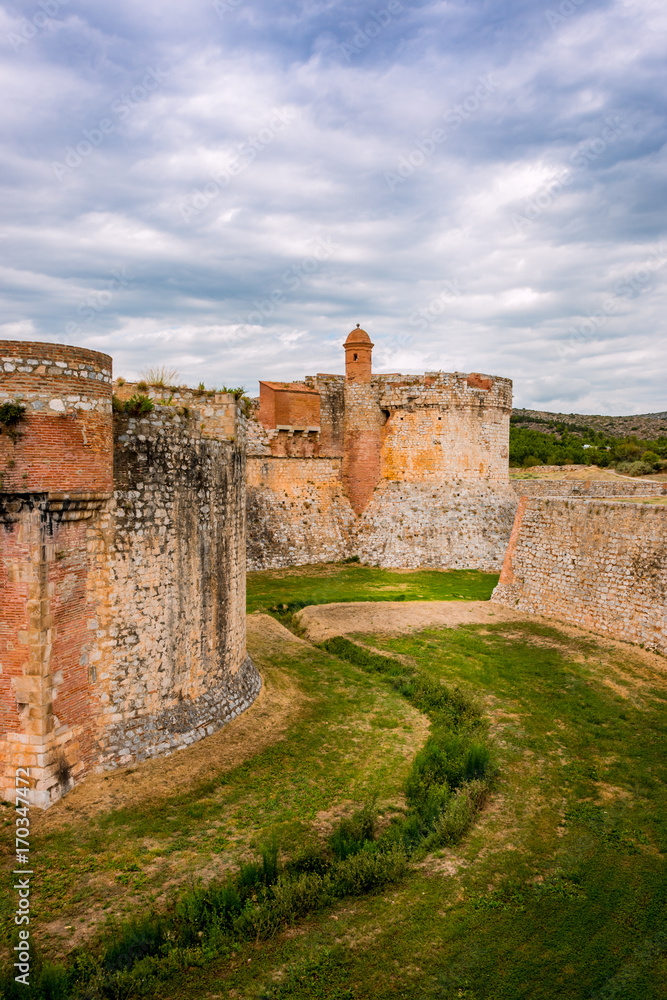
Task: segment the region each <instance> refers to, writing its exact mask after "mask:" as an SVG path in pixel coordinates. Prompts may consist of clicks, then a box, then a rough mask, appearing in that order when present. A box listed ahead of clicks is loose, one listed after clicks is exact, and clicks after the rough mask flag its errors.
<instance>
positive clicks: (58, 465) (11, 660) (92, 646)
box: [0, 341, 261, 807]
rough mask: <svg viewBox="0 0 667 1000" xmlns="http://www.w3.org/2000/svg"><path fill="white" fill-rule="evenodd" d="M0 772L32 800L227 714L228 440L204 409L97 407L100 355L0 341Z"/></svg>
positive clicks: (236, 528)
mask: <svg viewBox="0 0 667 1000" xmlns="http://www.w3.org/2000/svg"><path fill="white" fill-rule="evenodd" d="M0 359H1V360H0V405H2V404H3V403H10V404H19V406H21V407H23V408H24V410H23V413H22V415H21V418H20V419H19V421H18V422H17V423H16V424H15V425H13V426H12V425H3V426H2V427H0V430H1V431H2V434H0V473H1V474H2V478H1V480H0V608H2V615H1V616H0V777H1V779H2V791H0V794H3V795H4V797H8V796H10V795H12V794H13V788H14V775H15V770H16V768H17V767H28V768H29V769H30V775H31V789H30V796H31V801H32V802H33V803H34V804H35V805H39V806H41V807H46V806H48V805H49V804H51V803H52V802H53V801H55V800H56V799H57V798H58V797H59V796H60V795H62V794H63V793H64V792H66V791H67V790H68V789H69V788H71V787H72V784H73V783H74V782H75V781H77V780H79V779H80V778H82V777H83V776H84V775H85V774H86V773H87V772H89V771H91V770H99V769H103V768H111V767H116V766H118V765H123V764H128V763H131V762H133V761H137V760H141V759H143V758H144V757H148V756H153V755H155V754H160V753H166V752H169V751H170V750H173V749H175V748H176V747H178V746H184V745H186V744H187V743H189V742H192V741H193V740H195V739H198V738H200V737H201V736H203V735H205V734H206V733H208V732H212V731H213V729H215V728H217V727H218V726H220V725H222V724H223V723H224V722H226V721H227V720H228V719H230V718H233V717H234V716H235V715H236V714H238V712H240V711H242V710H243V708H244V707H246V706H247V705H248V704H249V703H250V702H251V701H252V700H253V698H254V697H255V695H256V694H257V692H258V690H259V686H260V683H261V682H260V678H259V675H258V674H257V672H256V670H255V668H254V666H253V665H252V663H251V661H250V660H249V659H248V658H247V654H246V649H245V530H244V501H245V463H244V458H245V443H244V434H243V420H242V419H240V417H239V414H238V410H237V406H236V403H235V401H234V399H233V397H232V396H228V395H226V394H222V395H221V397H220V399H219V401H218V404H217V406H216V404H215V400H213V401H210V400H207V402H209V404H210V405H209V409H210V412H209V413H208V414H207V415H205V416H201V415H200V414H199V413H198V412H196V411H192V412H188V411H187V410H184V409H180V412H179V410H178V409H176V408H175V407H174V406H173V405H172V406H169V407H167V406H165V407H161V406H158V407H156V408H155V410H154V411H153V412H152V413H150V414H149V415H147V416H146V417H144V418H142V419H139V418H133V417H130V416H128V415H123V414H116V415H113V416H112V405H111V393H112V387H111V359H110V358H109V357H108V356H106V355H101V354H98V353H97V352H94V351H86V350H83V349H79V348H75V347H69V346H65V345H52V344H32V343H27V344H26V343H21V342H14V341H3V342H0Z"/></svg>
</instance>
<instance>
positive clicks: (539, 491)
mask: <svg viewBox="0 0 667 1000" xmlns="http://www.w3.org/2000/svg"><path fill="white" fill-rule="evenodd" d="M512 488H513V489H514V491H515V493H516V494H517V495H518V496H520V497H582V498H587V497H589V498H591V499H592V498H594V497H652V496H655V495H656V493H667V483H651V482H641V481H635V482H633V481H632V480H626V481H624V480H623V479H622V478H621V477H620V476H619V477H618V479H600V480H585V479H584V480H577V479H562V480H553V479H532V480H530V479H513V480H512Z"/></svg>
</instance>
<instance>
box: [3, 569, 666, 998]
mask: <svg viewBox="0 0 667 1000" xmlns="http://www.w3.org/2000/svg"><path fill="white" fill-rule="evenodd" d="M495 582H496V577H495V576H492V575H485V574H480V573H476V572H452V573H444V572H443V573H439V572H433V571H422V572H414V573H411V572H403V571H401V572H390V571H384V570H377V569H373V568H370V567H363V566H358V565H355V564H349V565H340V566H333V565H330V566H324V567H305V568H300V569H289V570H285V571H269V572H263V573H254V574H249V577H248V608H249V611H251V612H260V614H257V615H254V616H253V615H251V617H250V618H249V634H248V646H249V650H250V652H251V654H252V656H253V658H254V659H255V661H256V663H257V665H258V666H259V668H260V671H261V673H262V677H263V680H264V689H263V692H262V694H261V696H260V698H259V699H258V702H257V703H256V705H255V706H254V707H253V708H252V709H251V710H250V711H249V712H247V713H245V715H244V716H242V717H240V718H239V719H238V720H236V721H235V722H234V723H233V724H232V725H231V726H229V727H225V729H223V730H221V731H220V733H217V734H215V735H214V736H212V737H210V738H209V739H207V740H205V741H202V743H200V744H197V745H195V746H193V747H190V748H188V749H187V750H184V751H179V752H178V753H176V754H174V755H173V756H172V757H170V758H167V759H165V760H162V761H153V762H148V763H146V764H143V765H139V766H138V767H136V768H131V769H128V770H127V771H125V772H122V773H121V774H113V775H110V776H100V777H99V778H98V777H94V778H93V779H91V780H89V781H87V782H84V783H83V785H82V786H80V787H79V788H78V789H75V790H74V792H73V793H71V794H70V796H68V797H67V798H66V799H65V800H63V801H62V802H61V803H59V804H57V805H56V806H54V807H53V808H52V809H51V810H49V811H48V812H47V813H46V814H44V816H43V817H39V818H38V820H37V822H36V823H35V830H34V835H33V851H34V854H33V858H34V866H35V871H36V872H37V873H38V878H37V881H36V883H35V888H36V891H35V896H34V899H33V909H32V914H33V923H34V933H35V934H36V936H37V938H38V940H39V942H40V946H41V948H42V954H43V958H44V960H46V961H47V962H48V963H51V964H50V965H47V966H45V967H44V973H43V975H42V984H41V985H40V986H37V985H35V986H34V987H31V988H29V989H26V988H25V987H20V988H17V989H16V991H14V990H13V988H12V987H9V988H8V987H7V983H6V982H3V985H4V986H5V989H6V992H5V994H4V996H5V997H13V996H24V997H25V996H34V997H40V998H41V997H44V998H49V1000H65V998H66V1000H69V998H70V997H71V998H72V1000H75V998H78V997H88V998H90V1000H96V998H98V997H99V998H107V997H108V998H117V1000H121V998H128V1000H129V998H131V997H142V996H147V997H159V998H161V1000H194V998H197V1000H199V998H205V1000H222V998H223V997H224V998H227V997H236V998H265V1000H268V998H295V1000H315V998H326V1000H371V998H372V1000H375V998H384V997H387V998H394V997H395V998H411V1000H413V998H414V1000H417V998H434V1000H435V998H440V1000H517V998H526V1000H528V998H530V1000H538V998H539V1000H542V998H544V1000H552V998H561V997H564V998H572V1000H575V998H577V1000H578V998H581V1000H584V998H587V1000H588V998H595V1000H612V998H615V1000H616V998H618V1000H635V998H636V1000H648V998H659V997H667V929H666V928H667V922H666V920H665V917H666V915H667V914H666V904H667V869H666V867H665V852H666V851H667V791H666V778H667V767H666V756H667V755H666V752H665V735H666V734H667V672H665V669H664V668H665V661H664V659H662V658H660V657H657V656H654V655H652V654H649V653H647V652H645V651H643V650H641V649H638V648H637V647H632V646H630V645H628V644H624V643H613V642H607V641H605V640H602V639H598V638H596V637H595V636H593V635H591V634H589V633H584V632H582V631H580V630H577V629H574V628H570V627H566V626H562V627H561V626H557V625H555V624H554V625H550V624H546V623H544V622H541V621H534V620H533V621H529V620H513V621H494V619H493V616H492V615H491V614H489V617H488V620H485V621H484V622H483V623H481V624H462V625H459V626H458V627H456V628H443V627H439V628H435V627H432V628H427V629H424V630H422V631H419V632H406V633H405V634H402V635H387V634H385V635H382V634H362V635H354V634H352V635H350V634H348V635H347V636H346V638H345V639H340V640H339V639H334V640H330V641H328V643H327V644H326V645H327V647H328V648H322V647H315V646H313V645H312V644H310V643H308V642H307V641H304V639H303V638H301V637H300V636H301V634H302V630H301V629H300V627H299V625H298V621H295V620H294V617H293V616H294V613H295V612H296V610H297V609H298V608H300V607H302V606H304V605H306V604H323V603H329V602H338V601H348V602H349V601H359V600H370V601H382V600H391V601H397V600H398V601H405V602H409V601H415V600H421V601H424V600H459V601H460V600H475V601H480V600H486V599H488V597H489V595H490V592H491V590H492V588H493V586H494V584H495ZM267 612H269V614H270V615H272V617H269V616H268V615H267V614H266V613H267ZM276 619H278V620H279V621H280V622H283V623H284V624H286V625H288V626H290V627H292V628H294V630H295V632H297V633H298V634H295V635H289V634H286V633H285V632H284V630H283V628H282V626H281V625H280V624H278V622H276ZM369 647H370V648H369ZM3 811H4V817H5V818H4V820H3V821H4V822H5V837H4V838H2V848H3V850H4V852H5V861H6V868H9V866H10V862H11V860H12V855H11V854H10V848H11V847H12V843H11V841H10V832H11V831H10V823H12V824H13V819H14V817H13V810H11V809H9V808H6V807H5V808H4V810H3ZM32 815H33V816H35V811H34V810H33V813H32ZM200 879H201V880H202V884H201V885H199V880H200ZM11 884H12V883H11V881H9V880H6V881H5V886H4V890H3V899H2V902H3V911H4V912H3V915H4V921H3V927H4V943H5V947H7V946H8V945H9V943H10V936H11V932H12V928H13V910H14V908H15V907H14V894H13V892H12V890H11V888H10V887H11ZM6 953H7V954H8V950H7V952H6ZM5 967H6V966H5ZM35 968H36V966H35ZM34 982H35V984H37V983H38V977H37V976H35V977H34ZM19 989H20V992H19Z"/></svg>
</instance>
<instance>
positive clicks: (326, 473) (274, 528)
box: [247, 456, 355, 570]
mask: <svg viewBox="0 0 667 1000" xmlns="http://www.w3.org/2000/svg"><path fill="white" fill-rule="evenodd" d="M354 521H355V517H354V512H353V510H352V508H351V506H350V502H349V500H348V499H347V497H346V496H345V494H344V492H343V486H342V482H341V460H340V459H339V458H338V459H337V458H304V459H296V458H276V457H273V456H264V457H259V456H248V460H247V533H248V547H247V554H248V569H251V570H252V569H277V568H280V567H282V566H293V565H302V564H304V563H321V562H335V561H337V560H340V559H344V558H346V557H347V556H348V555H350V546H351V544H352V534H353V527H354Z"/></svg>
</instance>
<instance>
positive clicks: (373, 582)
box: [247, 563, 498, 614]
mask: <svg viewBox="0 0 667 1000" xmlns="http://www.w3.org/2000/svg"><path fill="white" fill-rule="evenodd" d="M497 582H498V576H497V574H495V573H480V572H478V571H477V570H415V571H414V572H411V571H408V572H403V571H396V570H389V569H378V568H377V567H375V566H361V565H357V564H355V563H349V564H344V563H327V564H326V565H323V566H300V567H298V569H275V570H263V571H261V572H256V573H248V580H247V595H248V596H247V607H248V613H249V614H250V613H252V612H253V611H269V610H272V609H273V608H275V607H276V606H278V605H281V604H284V603H285V604H288V605H289V604H291V605H293V606H296V607H305V605H307V604H330V603H334V602H339V601H397V600H398V601H456V600H466V601H488V599H489V598H490V596H491V591H492V590H493V588H494V587H495V585H496V583H497Z"/></svg>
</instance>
